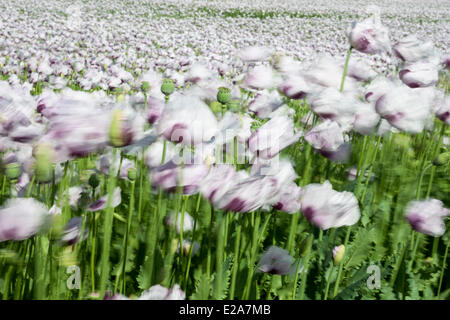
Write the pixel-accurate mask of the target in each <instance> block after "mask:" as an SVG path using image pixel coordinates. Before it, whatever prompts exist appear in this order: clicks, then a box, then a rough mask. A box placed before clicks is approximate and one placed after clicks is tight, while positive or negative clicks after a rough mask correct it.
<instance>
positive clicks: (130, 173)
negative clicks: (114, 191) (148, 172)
mask: <svg viewBox="0 0 450 320" xmlns="http://www.w3.org/2000/svg"><path fill="white" fill-rule="evenodd" d="M136 176H137V171H136V169H135V168H130V169H128V179H130V180H131V181H134V180H136Z"/></svg>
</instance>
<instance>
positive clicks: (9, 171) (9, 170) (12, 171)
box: [5, 162, 22, 180]
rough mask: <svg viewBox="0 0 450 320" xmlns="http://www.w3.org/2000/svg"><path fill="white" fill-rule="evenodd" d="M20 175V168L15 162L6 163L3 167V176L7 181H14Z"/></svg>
mask: <svg viewBox="0 0 450 320" xmlns="http://www.w3.org/2000/svg"><path fill="white" fill-rule="evenodd" d="M21 174H22V168H21V166H20V164H19V163H17V162H13V163H8V164H7V165H6V166H5V176H6V177H7V178H8V179H9V180H15V179H17V178H19V177H20V175H21Z"/></svg>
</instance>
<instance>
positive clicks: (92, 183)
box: [88, 173, 100, 189]
mask: <svg viewBox="0 0 450 320" xmlns="http://www.w3.org/2000/svg"><path fill="white" fill-rule="evenodd" d="M88 183H89V185H90V186H91V187H92V189H95V188H97V187H98V186H99V184H100V180H99V179H98V177H97V174H95V173H93V174H91V176H90V177H89V181H88Z"/></svg>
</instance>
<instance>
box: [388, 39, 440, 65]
mask: <svg viewBox="0 0 450 320" xmlns="http://www.w3.org/2000/svg"><path fill="white" fill-rule="evenodd" d="M392 49H393V51H394V53H395V55H396V56H397V57H399V58H400V59H401V60H403V61H405V62H417V61H419V60H427V59H429V58H430V57H432V56H433V55H434V54H435V52H434V50H435V48H434V45H433V42H431V41H422V40H419V39H418V38H417V36H416V35H409V36H407V37H405V38H403V39H402V40H400V41H399V42H397V43H396V44H394V46H393V47H392Z"/></svg>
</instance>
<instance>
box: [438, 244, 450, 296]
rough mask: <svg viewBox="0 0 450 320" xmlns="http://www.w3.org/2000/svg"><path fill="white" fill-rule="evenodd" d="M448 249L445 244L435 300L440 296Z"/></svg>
mask: <svg viewBox="0 0 450 320" xmlns="http://www.w3.org/2000/svg"><path fill="white" fill-rule="evenodd" d="M448 247H449V244H448V243H447V246H446V247H445V254H444V261H442V269H441V276H440V277H439V287H438V293H437V298H438V299H439V298H440V296H441V287H442V279H443V278H444V271H445V268H446V262H447V255H448Z"/></svg>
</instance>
